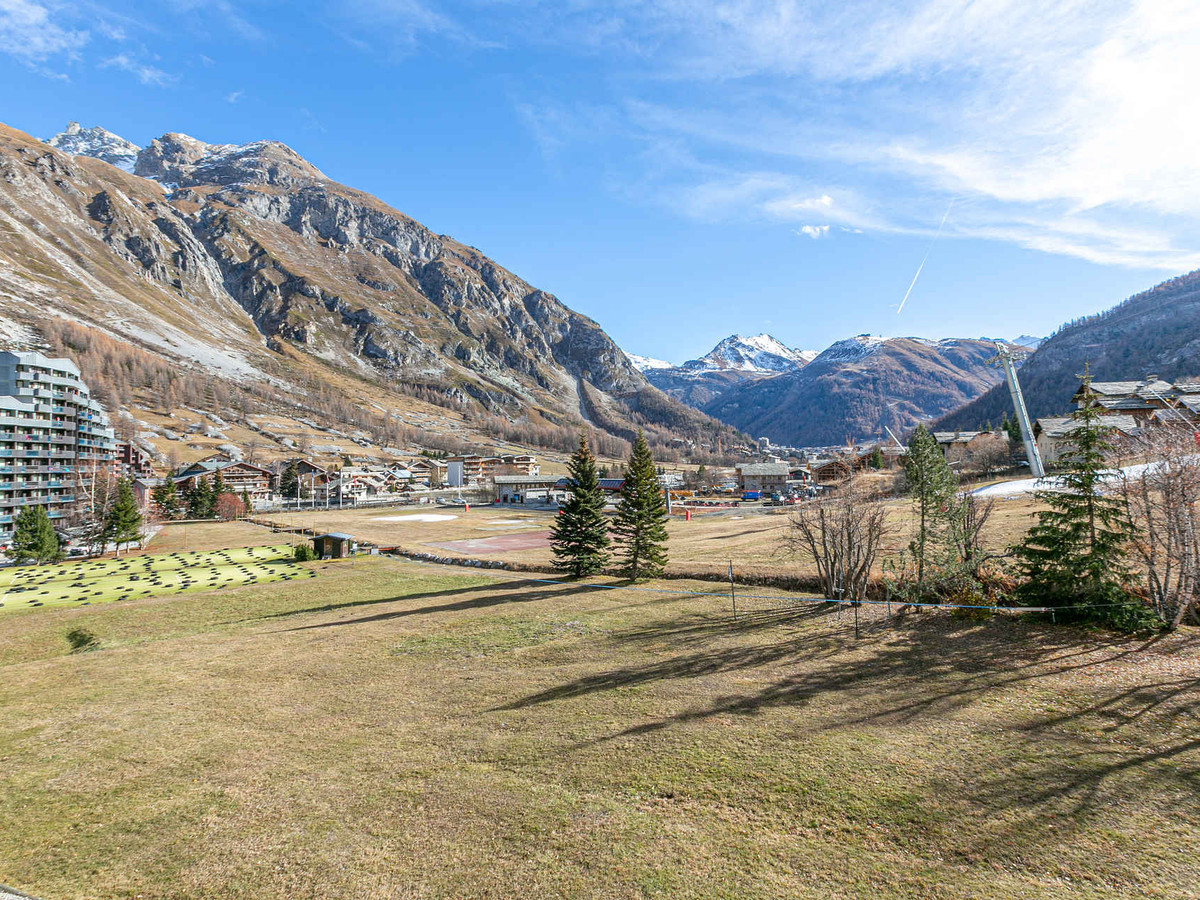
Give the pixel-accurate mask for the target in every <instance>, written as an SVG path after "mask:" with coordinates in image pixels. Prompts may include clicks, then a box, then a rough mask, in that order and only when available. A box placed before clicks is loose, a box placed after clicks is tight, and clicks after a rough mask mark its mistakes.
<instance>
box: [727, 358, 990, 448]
mask: <svg viewBox="0 0 1200 900" xmlns="http://www.w3.org/2000/svg"><path fill="white" fill-rule="evenodd" d="M995 355H996V347H995V344H994V343H992V342H991V341H984V340H942V341H929V340H924V339H920V338H879V337H873V336H870V335H859V336H858V337H856V338H851V339H849V340H845V341H838V342H837V343H836V344H833V345H832V346H830V347H829V348H828V349H827V350H825V351H824V352H823V353H821V354H820V355H819V356H818V357H817V358H816V359H814V360H813V361H812V362H811V363H809V364H808V365H807V366H805V367H804V368H803V369H800V370H799V371H795V372H789V373H786V374H783V375H778V376H776V377H774V378H768V379H763V380H758V381H753V382H749V383H746V384H743V385H740V386H738V387H734V388H732V389H730V390H728V391H726V392H725V393H723V394H722V395H720V396H719V397H717V398H716V399H715V400H714V401H712V402H711V403H710V404H708V406H707V407H705V409H706V411H707V412H709V413H710V414H711V415H714V416H716V417H718V418H720V419H721V420H722V421H726V422H729V423H731V424H733V425H736V426H737V427H738V428H739V429H741V430H742V431H745V432H747V433H749V434H751V435H753V436H755V437H758V436H766V437H769V438H770V439H771V440H772V441H773V442H775V443H778V444H783V445H785V446H800V447H813V446H831V445H837V444H843V443H845V442H846V441H847V440H858V441H864V440H866V441H869V440H885V441H886V440H888V437H887V434H886V432H884V430H883V427H884V426H885V425H886V426H887V427H889V428H891V429H892V431H893V432H895V433H896V434H897V435H902V434H903V433H904V432H906V431H908V430H909V429H911V428H913V427H915V426H916V424H917V423H918V422H921V421H929V420H930V419H933V418H936V417H937V416H940V415H943V414H945V413H946V412H947V411H949V410H952V409H956V408H958V407H959V406H961V405H962V404H964V403H966V402H968V401H970V400H972V399H974V398H975V397H978V396H979V395H980V394H982V393H983V392H984V391H986V390H987V389H988V388H989V387H991V386H992V385H994V384H996V383H997V382H999V381H1000V380H1001V379H1002V377H1003V376H1002V374H1001V372H1000V370H999V369H997V368H995V367H994V366H992V365H991V359H992V358H993V357H994V356H995ZM999 420H1000V417H997V419H996V421H997V422H998V421H999Z"/></svg>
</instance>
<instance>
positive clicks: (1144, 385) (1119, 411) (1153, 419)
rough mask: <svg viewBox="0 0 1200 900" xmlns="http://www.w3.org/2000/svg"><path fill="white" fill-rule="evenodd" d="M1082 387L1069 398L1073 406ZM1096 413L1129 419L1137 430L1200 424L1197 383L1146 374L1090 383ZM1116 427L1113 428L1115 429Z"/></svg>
mask: <svg viewBox="0 0 1200 900" xmlns="http://www.w3.org/2000/svg"><path fill="white" fill-rule="evenodd" d="M1082 391H1083V389H1082V387H1081V388H1080V390H1078V391H1076V392H1075V396H1074V397H1073V398H1072V400H1073V401H1074V403H1075V405H1076V406H1077V407H1078V406H1081V405H1082V403H1083V394H1082ZM1092 392H1093V393H1094V394H1095V395H1096V405H1097V408H1098V411H1099V413H1100V414H1101V415H1102V416H1105V417H1106V418H1107V417H1109V416H1128V417H1130V418H1132V419H1133V420H1134V422H1135V423H1136V424H1137V425H1138V426H1139V427H1140V426H1144V425H1149V424H1154V423H1164V422H1172V421H1174V422H1179V423H1182V422H1187V423H1189V424H1196V423H1197V422H1200V382H1196V381H1191V380H1181V381H1177V382H1175V383H1174V384H1172V383H1171V382H1169V381H1163V380H1162V379H1161V378H1159V377H1158V376H1157V375H1147V376H1146V377H1145V378H1143V379H1142V380H1141V381H1093V382H1092ZM1114 427H1115V426H1114Z"/></svg>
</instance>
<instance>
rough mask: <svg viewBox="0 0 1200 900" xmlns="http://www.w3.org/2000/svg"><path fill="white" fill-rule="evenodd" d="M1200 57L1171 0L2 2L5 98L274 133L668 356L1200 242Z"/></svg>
mask: <svg viewBox="0 0 1200 900" xmlns="http://www.w3.org/2000/svg"><path fill="white" fill-rule="evenodd" d="M1198 50H1200V5H1198V4H1196V3H1194V2H1183V0H1148V2H1144V3H1137V2H1107V0H1087V2H1082V0H1081V2H1075V0H1067V2H1060V3H1056V4H1052V3H1046V2H1040V3H1035V2H1027V0H974V2H970V3H965V2H950V0H914V2H905V3H887V4H881V3H875V2H853V0H850V2H845V3H839V4H828V3H803V2H791V0H774V2H765V0H764V2H751V0H707V2H701V0H608V2H604V3H600V2H591V0H557V2H537V0H455V2H444V3H442V2H435V0H368V2H336V0H314V2H293V3H288V2H272V0H244V2H237V3H234V2H228V0H158V2H154V3H141V2H93V0H73V2H58V0H0V83H3V84H4V85H5V86H6V87H7V88H8V89H7V90H5V91H4V96H5V110H4V113H3V116H0V120H2V121H4V122H5V123H6V124H9V125H12V126H14V127H17V128H20V129H22V130H24V131H28V132H30V133H32V134H34V135H36V136H39V137H49V136H50V135H52V134H54V133H55V132H57V131H59V130H61V129H62V128H63V127H64V126H65V125H66V123H67V121H68V120H71V119H75V120H78V121H80V122H81V123H82V124H84V125H97V124H99V125H103V126H104V127H106V128H108V129H109V130H111V131H114V132H116V133H118V134H120V135H122V136H124V137H126V138H128V139H130V140H132V141H134V142H136V143H138V144H145V143H147V142H149V141H150V140H151V139H152V138H154V137H157V136H158V135H160V134H162V133H164V132H167V131H182V132H186V133H188V134H191V135H193V136H194V137H198V138H200V139H202V140H207V141H211V142H220V143H232V142H244V141H249V140H256V139H260V138H272V139H276V140H281V141H283V142H285V143H287V144H289V145H291V146H292V147H294V148H296V149H297V150H298V151H299V152H300V153H301V154H303V155H304V156H305V157H306V158H308V159H309V160H311V161H312V162H313V163H314V164H316V165H317V166H318V167H319V168H321V169H322V170H323V171H324V172H325V173H326V174H327V175H329V176H330V177H332V178H334V179H336V180H338V181H341V182H344V183H346V184H349V185H352V186H354V187H357V188H360V189H363V190H367V191H370V192H371V193H374V194H376V195H378V196H379V197H381V198H382V199H384V200H385V201H387V202H388V203H391V204H392V205H393V206H395V207H397V208H398V209H400V210H402V211H404V212H406V213H408V214H409V215H412V216H413V217H415V218H417V219H418V220H420V221H422V222H423V223H425V224H426V225H428V226H429V227H430V228H432V229H433V230H435V231H437V232H442V233H446V234H452V235H454V236H455V237H456V238H458V239H460V240H463V241H465V242H467V243H469V244H472V245H474V246H477V247H479V248H480V249H481V250H483V251H484V252H485V253H487V254H488V255H490V256H492V257H493V258H495V259H496V260H497V261H498V262H500V263H501V264H503V265H505V266H506V267H508V268H509V269H511V270H513V271H514V272H516V273H517V274H518V275H520V276H521V277H522V278H524V279H526V280H527V281H529V282H530V283H532V284H534V285H536V286H538V287H541V288H544V289H546V290H549V291H551V292H553V293H555V294H557V295H558V296H559V297H560V298H561V299H562V300H563V301H564V302H565V303H567V304H568V305H569V306H571V307H573V308H575V309H578V310H580V311H581V312H584V313H586V314H588V315H590V316H592V317H593V318H595V319H597V320H598V321H599V322H600V323H601V324H602V325H603V326H604V327H605V328H606V329H607V330H608V331H609V333H610V334H612V335H613V337H614V338H616V340H617V341H618V342H619V343H620V344H621V345H622V346H623V347H624V348H625V349H627V350H629V351H631V352H635V353H641V354H645V355H651V356H657V357H661V358H665V359H668V360H672V361H676V362H678V361H682V360H683V359H686V358H689V357H692V356H696V355H699V354H700V353H703V352H705V351H706V350H707V349H709V348H710V347H711V346H712V345H713V344H715V343H716V342H717V341H718V340H719V339H720V338H722V337H724V336H725V335H727V334H730V333H732V332H735V331H740V332H742V333H744V334H750V333H755V332H758V331H769V332H771V333H773V334H774V335H776V336H777V337H778V338H780V339H781V340H783V341H784V342H785V343H788V344H790V345H792V346H797V347H801V348H813V349H820V348H822V347H824V346H826V345H828V344H829V343H831V342H832V341H834V340H837V339H840V338H843V337H847V336H850V335H854V334H858V333H862V332H871V333H876V334H889V335H909V334H912V335H920V336H926V337H949V336H955V337H960V336H970V337H977V336H980V335H989V336H1015V335H1017V334H1020V333H1035V334H1044V333H1047V332H1049V331H1051V330H1053V329H1054V328H1055V327H1056V326H1058V325H1059V324H1061V323H1062V322H1063V321H1065V320H1068V319H1070V318H1073V317H1076V316H1080V315H1086V314H1088V313H1091V312H1096V311H1098V310H1100V309H1103V308H1106V307H1108V306H1110V305H1112V304H1113V303H1115V302H1117V301H1119V300H1121V299H1122V298H1124V297H1125V296H1128V295H1129V294H1132V293H1135V292H1137V291H1139V290H1142V289H1145V288H1147V287H1150V286H1151V285H1153V284H1155V283H1156V282H1158V281H1161V280H1163V279H1165V278H1167V277H1170V276H1171V275H1174V274H1180V273H1182V272H1185V271H1188V270H1190V269H1194V268H1197V267H1200V227H1198V225H1200V166H1197V165H1196V163H1195V160H1196V159H1198V158H1200V91H1197V90H1196V88H1195V86H1196V85H1197V84H1200V53H1198V52H1197V51H1198ZM943 218H944V219H945V225H944V226H943V227H942V231H941V233H940V236H939V237H938V238H937V240H936V241H934V240H933V238H934V235H935V234H936V233H937V229H938V226H939V223H941V222H942V220H943ZM927 253H928V261H927V262H926V263H925V266H924V268H923V270H922V272H921V275H920V278H919V279H918V281H917V283H916V285H915V286H914V287H913V289H912V292H911V294H910V296H909V298H908V301H907V303H906V304H905V307H904V309H903V311H902V312H901V313H900V314H897V311H896V308H897V306H898V305H899V303H900V301H901V299H902V298H903V297H904V295H905V292H906V291H907V290H908V288H909V285H910V283H911V282H912V279H913V275H914V273H915V272H916V271H917V267H918V265H919V264H920V263H921V260H922V259H923V258H924V257H925V256H926V254H927Z"/></svg>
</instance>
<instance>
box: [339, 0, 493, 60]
mask: <svg viewBox="0 0 1200 900" xmlns="http://www.w3.org/2000/svg"><path fill="white" fill-rule="evenodd" d="M329 9H330V11H331V13H332V15H333V16H334V17H335V19H337V20H338V21H340V22H341V23H343V24H344V26H345V27H346V28H347V29H348V31H347V33H346V37H347V38H348V39H350V40H351V41H353V42H354V43H356V44H360V45H362V46H364V47H370V46H373V45H375V44H378V43H383V44H384V45H386V46H387V48H388V49H389V50H390V51H391V52H392V53H395V54H399V55H402V56H404V55H408V54H410V53H412V52H413V51H414V50H416V48H417V46H418V44H419V42H420V40H421V38H423V37H427V36H437V37H442V38H448V39H450V40H453V41H455V42H456V43H459V44H464V45H468V46H476V47H484V46H496V45H495V44H493V43H492V42H490V41H485V40H483V39H481V38H479V37H478V36H476V35H475V34H474V32H472V31H471V30H470V29H468V28H466V27H465V26H464V25H462V24H461V23H460V22H459V21H457V20H456V19H454V18H453V17H451V16H449V15H446V14H445V13H442V12H439V11H438V10H437V9H435V8H434V7H433V6H432V5H431V4H428V3H425V2H423V0H334V2H332V3H331V4H330V7H329Z"/></svg>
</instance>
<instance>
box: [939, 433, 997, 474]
mask: <svg viewBox="0 0 1200 900" xmlns="http://www.w3.org/2000/svg"><path fill="white" fill-rule="evenodd" d="M933 439H934V440H935V441H937V444H938V449H940V450H941V451H942V456H944V457H945V458H946V462H948V463H949V464H950V466H951V468H959V467H961V466H970V465H983V464H986V463H988V462H989V461H991V460H994V461H997V462H998V461H1000V460H1004V459H1007V457H1008V454H1009V446H1008V435H1007V434H1004V433H1003V432H999V431H935V432H934V433H933Z"/></svg>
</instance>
